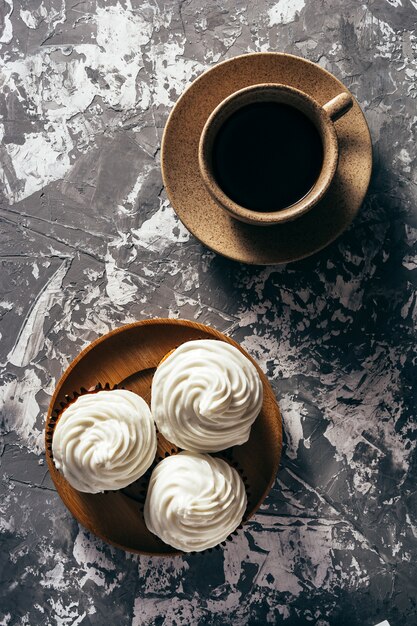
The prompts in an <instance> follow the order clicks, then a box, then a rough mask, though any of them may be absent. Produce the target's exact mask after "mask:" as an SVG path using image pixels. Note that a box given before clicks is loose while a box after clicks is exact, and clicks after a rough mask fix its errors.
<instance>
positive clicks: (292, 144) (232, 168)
mask: <svg viewBox="0 0 417 626" xmlns="http://www.w3.org/2000/svg"><path fill="white" fill-rule="evenodd" d="M322 163H323V146H322V142H321V139H320V135H319V133H318V131H317V129H316V127H315V126H314V124H313V123H312V122H311V121H310V120H309V119H308V117H306V116H305V115H304V114H303V113H301V112H300V111H298V110H297V109H295V108H293V107H291V106H288V105H286V104H280V103H277V102H256V103H253V104H248V105H246V106H244V107H242V108H241V109H239V110H238V111H236V112H235V113H233V114H232V115H231V116H230V117H229V118H228V119H227V120H226V122H225V123H224V124H223V125H222V126H221V128H220V130H219V131H218V133H217V136H216V138H215V140H214V145H213V173H214V177H215V179H216V181H217V184H218V185H219V186H220V187H221V188H222V189H223V191H224V193H225V194H226V195H227V196H229V198H231V199H232V200H234V202H236V203H237V204H240V205H241V206H243V207H245V208H247V209H252V210H253V211H279V210H280V209H284V208H286V207H289V206H291V205H292V204H294V203H295V202H297V201H298V200H301V198H303V197H304V196H305V195H306V194H307V193H308V192H309V191H310V189H311V188H312V187H313V185H314V183H315V182H316V180H317V178H318V176H319V174H320V171H321V168H322Z"/></svg>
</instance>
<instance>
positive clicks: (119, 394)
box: [52, 389, 157, 493]
mask: <svg viewBox="0 0 417 626" xmlns="http://www.w3.org/2000/svg"><path fill="white" fill-rule="evenodd" d="M156 445H157V440H156V429H155V424H154V421H153V419H152V416H151V412H150V410H149V407H148V405H147V404H146V402H145V401H144V400H143V398H141V397H140V396H138V395H137V394H135V393H133V392H132V391H127V390H125V389H113V390H109V391H98V392H93V393H86V394H84V395H81V396H80V397H79V398H77V400H75V402H73V403H71V404H70V405H69V406H68V407H67V408H66V409H65V410H64V411H63V412H62V414H61V416H60V417H59V420H58V422H57V424H56V426H55V429H54V433H53V439H52V456H53V461H54V464H55V467H56V468H57V469H58V470H59V471H60V472H61V473H62V474H63V475H64V477H65V478H66V480H67V481H68V482H69V483H70V485H72V487H74V488H75V489H77V490H78V491H82V492H85V493H99V492H102V491H113V490H117V489H122V488H123V487H127V485H130V484H131V483H133V482H134V481H135V480H137V479H138V478H140V477H141V476H142V475H143V474H144V473H145V472H146V470H147V469H148V468H149V467H150V465H151V464H152V462H153V460H154V458H155V454H156Z"/></svg>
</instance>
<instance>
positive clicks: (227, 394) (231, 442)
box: [151, 339, 263, 452]
mask: <svg viewBox="0 0 417 626" xmlns="http://www.w3.org/2000/svg"><path fill="white" fill-rule="evenodd" d="M262 401H263V388H262V382H261V379H260V377H259V374H258V371H257V369H256V367H255V366H254V365H253V364H252V363H251V361H249V359H248V358H246V357H245V356H244V355H243V354H242V353H241V352H240V350H238V349H237V348H235V347H234V346H232V345H231V344H229V343H226V342H224V341H217V340H213V339H199V340H197V341H188V342H186V343H183V344H182V345H181V346H179V347H178V348H177V349H176V350H174V351H173V352H172V353H170V354H169V355H168V356H167V357H165V359H163V360H162V361H161V363H160V364H159V366H158V368H157V370H156V372H155V375H154V378H153V381H152V401H151V411H152V415H153V418H154V420H155V421H156V424H157V426H158V428H159V430H160V432H161V433H162V434H163V435H164V437H166V438H167V439H168V440H169V441H171V442H172V443H174V444H176V445H177V446H179V447H180V448H183V449H184V450H191V451H194V452H217V451H219V450H224V449H226V448H229V447H231V446H235V445H240V444H243V443H245V442H246V441H247V440H248V439H249V435H250V430H251V427H252V424H253V422H254V421H255V419H256V417H257V416H258V414H259V412H260V410H261V407H262Z"/></svg>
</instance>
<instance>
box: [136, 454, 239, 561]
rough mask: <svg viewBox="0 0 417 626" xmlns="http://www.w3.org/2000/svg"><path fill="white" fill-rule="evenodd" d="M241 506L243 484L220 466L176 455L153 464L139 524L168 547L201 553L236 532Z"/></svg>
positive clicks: (208, 459) (216, 461) (203, 456)
mask: <svg viewBox="0 0 417 626" xmlns="http://www.w3.org/2000/svg"><path fill="white" fill-rule="evenodd" d="M246 504H247V498H246V493H245V486H244V484H243V481H242V479H241V478H240V476H239V474H238V473H237V471H236V470H235V469H233V468H232V467H230V465H228V464H227V463H226V462H225V461H223V460H222V459H217V458H214V457H211V456H209V455H207V454H198V453H195V452H180V453H179V454H177V455H175V456H170V457H168V458H166V459H164V460H163V461H161V462H160V463H158V465H157V466H156V467H155V469H154V470H153V472H152V475H151V478H150V482H149V487H148V493H147V496H146V501H145V509H144V517H145V524H146V526H147V528H148V530H150V532H151V533H153V534H154V535H157V537H159V538H160V539H162V541H164V542H165V543H167V544H169V545H170V546H172V547H174V548H177V549H178V550H182V551H183V552H201V551H202V550H206V549H208V548H212V547H214V546H215V545H217V544H218V543H221V542H222V541H224V540H225V539H226V538H227V537H228V536H229V535H230V534H231V533H232V532H233V531H235V530H236V528H237V527H238V526H239V525H240V523H241V522H242V519H243V515H244V513H245V510H246Z"/></svg>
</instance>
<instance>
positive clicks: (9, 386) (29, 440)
mask: <svg viewBox="0 0 417 626" xmlns="http://www.w3.org/2000/svg"><path fill="white" fill-rule="evenodd" d="M41 389H43V385H42V381H41V379H40V378H39V376H38V375H37V374H36V372H35V371H34V370H33V369H27V370H26V371H25V372H24V374H23V376H22V377H21V379H20V380H19V381H17V380H16V379H12V380H11V381H8V382H7V383H6V384H4V385H3V386H2V387H0V407H1V408H2V411H3V413H4V415H5V417H6V425H7V427H8V429H10V430H13V431H14V432H16V433H17V434H18V435H19V436H20V438H21V440H22V442H23V443H24V444H26V445H27V447H28V448H29V450H30V451H31V452H34V453H35V454H40V453H41V452H42V451H43V432H42V431H41V430H39V428H37V427H36V419H37V417H38V414H39V405H38V403H37V401H36V394H37V393H39V391H41Z"/></svg>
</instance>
